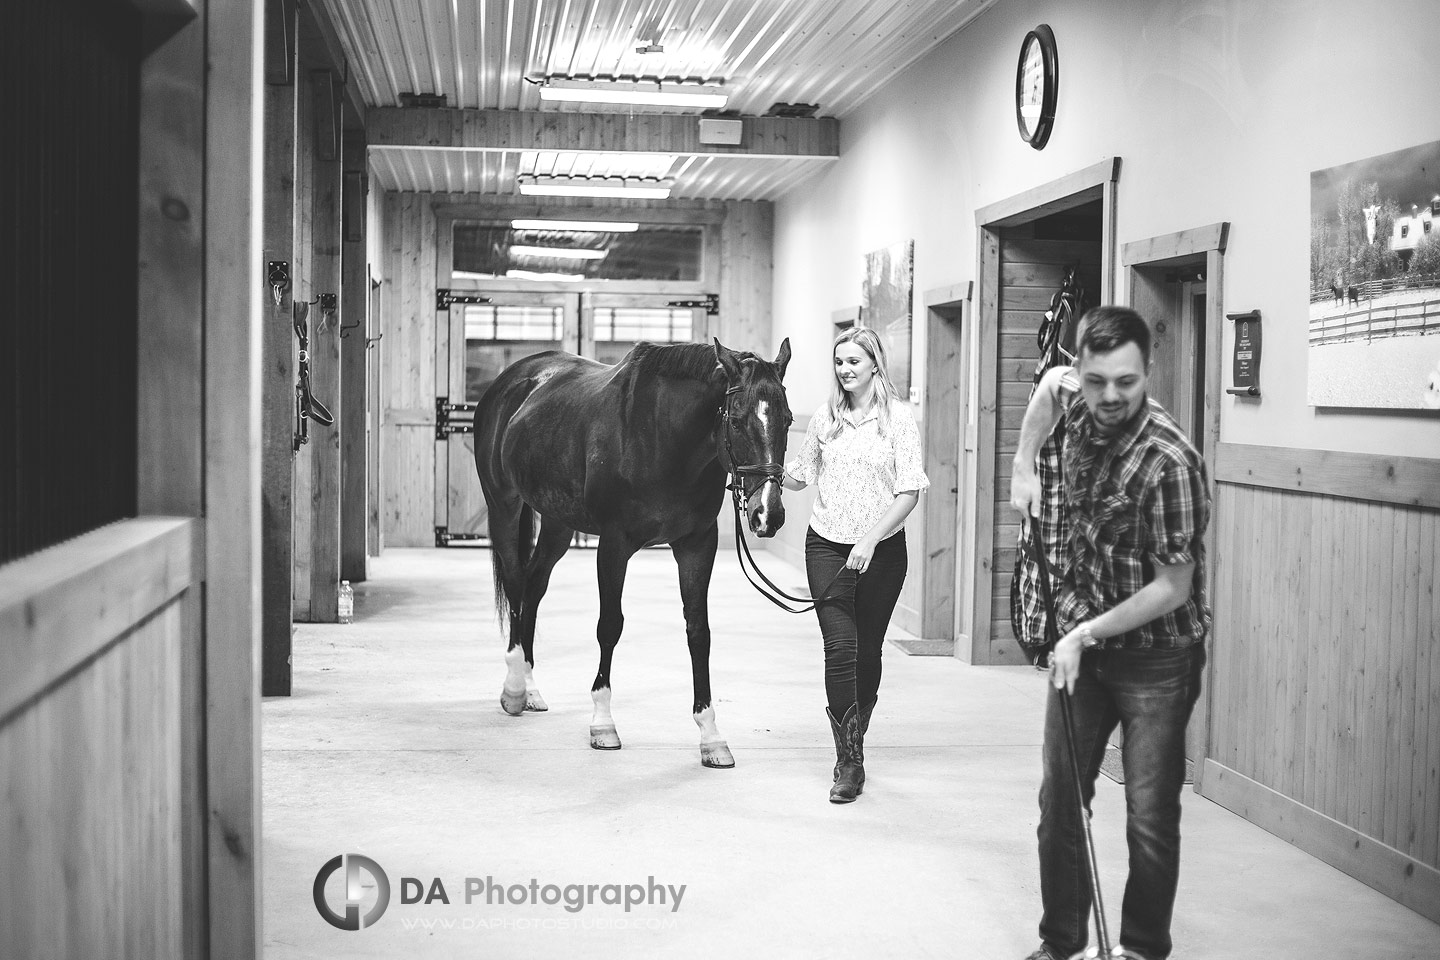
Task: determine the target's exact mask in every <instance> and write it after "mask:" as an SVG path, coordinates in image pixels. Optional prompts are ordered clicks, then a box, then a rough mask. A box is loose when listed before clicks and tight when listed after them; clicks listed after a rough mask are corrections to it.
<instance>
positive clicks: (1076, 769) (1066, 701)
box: [1028, 517, 1111, 957]
mask: <svg viewBox="0 0 1440 960" xmlns="http://www.w3.org/2000/svg"><path fill="white" fill-rule="evenodd" d="M1028 522H1029V526H1030V532H1031V535H1032V536H1033V537H1034V540H1035V555H1036V557H1037V558H1038V559H1037V562H1038V563H1039V564H1040V599H1041V602H1042V603H1044V605H1045V642H1046V645H1047V646H1048V647H1049V648H1050V651H1051V657H1052V659H1053V656H1054V650H1055V645H1056V644H1057V643H1059V642H1060V624H1059V621H1058V620H1056V618H1055V597H1054V595H1053V593H1052V591H1051V588H1050V560H1049V557H1047V556H1046V554H1045V538H1044V537H1042V536H1040V521H1039V519H1037V518H1035V517H1031V518H1029V521H1028ZM1047 682H1048V681H1047ZM1059 693H1060V718H1061V720H1062V721H1063V722H1064V726H1065V743H1066V745H1067V746H1068V747H1069V748H1070V751H1069V752H1070V774H1071V777H1072V778H1073V779H1074V781H1075V803H1076V805H1077V808H1078V810H1079V813H1080V828H1081V830H1082V832H1083V833H1084V834H1085V855H1086V858H1087V862H1088V864H1089V867H1090V889H1091V894H1092V896H1093V899H1094V910H1095V935H1096V938H1097V939H1098V940H1099V941H1100V954H1101V956H1102V957H1108V956H1110V955H1111V953H1110V931H1109V929H1108V928H1107V927H1106V925H1105V900H1104V898H1103V897H1101V896H1100V863H1099V861H1098V860H1097V859H1096V857H1095V837H1094V836H1093V835H1092V834H1091V832H1090V808H1089V807H1088V806H1086V804H1085V788H1084V786H1083V785H1082V781H1081V779H1080V758H1079V755H1078V754H1077V753H1076V750H1075V718H1074V716H1073V714H1072V713H1071V710H1070V692H1069V691H1068V690H1066V689H1065V688H1064V687H1061V688H1060V690H1059Z"/></svg>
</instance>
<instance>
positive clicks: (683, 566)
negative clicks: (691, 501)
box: [670, 523, 735, 769]
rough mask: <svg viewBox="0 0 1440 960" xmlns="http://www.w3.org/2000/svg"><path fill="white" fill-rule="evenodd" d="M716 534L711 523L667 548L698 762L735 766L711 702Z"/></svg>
mask: <svg viewBox="0 0 1440 960" xmlns="http://www.w3.org/2000/svg"><path fill="white" fill-rule="evenodd" d="M718 540H719V531H718V529H717V528H716V526H715V524H714V523H711V524H710V526H709V527H707V528H706V529H704V530H701V531H697V532H696V533H693V534H691V535H690V536H688V537H685V538H684V539H682V540H677V541H676V542H675V543H673V544H671V545H670V549H671V551H672V552H673V553H674V554H675V563H676V565H677V566H678V567H679V568H680V600H681V603H682V604H683V605H684V607H685V639H686V640H687V641H688V643H689V646H690V672H691V675H692V677H693V680H694V685H695V707H694V710H695V725H696V726H697V727H699V728H700V762H701V763H702V764H704V765H705V766H707V767H715V768H717V769H725V768H728V767H733V766H735V758H734V757H733V756H732V755H731V754H730V746H729V744H727V743H726V742H725V739H724V738H723V737H721V736H720V728H719V727H718V726H717V725H716V723H715V707H714V705H713V704H712V703H711V702H710V573H711V571H712V570H713V569H714V568H715V546H716V543H717V542H718Z"/></svg>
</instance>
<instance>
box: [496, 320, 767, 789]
mask: <svg viewBox="0 0 1440 960" xmlns="http://www.w3.org/2000/svg"><path fill="white" fill-rule="evenodd" d="M789 362H790V341H789V340H788V339H787V340H786V341H785V342H783V343H782V344H781V345H780V353H779V355H778V356H776V358H775V360H774V362H773V363H772V362H769V361H766V360H762V359H761V358H759V357H757V356H755V355H754V354H753V353H741V352H737V351H733V350H729V349H727V348H725V347H723V346H721V344H720V341H719V340H716V341H715V343H714V346H713V348H712V347H711V346H710V345H709V344H701V343H681V344H672V345H667V346H657V345H655V344H652V343H641V344H638V345H637V346H636V347H635V349H633V350H631V351H630V353H629V354H627V355H626V356H625V358H624V359H622V360H621V361H620V362H619V363H618V364H616V365H614V366H606V365H605V364H601V363H597V362H595V361H594V360H586V359H584V358H581V357H577V356H574V355H573V354H568V353H561V352H558V351H551V352H548V353H540V354H536V355H535V356H532V357H527V358H525V359H524V360H520V361H517V362H516V363H514V364H512V365H511V366H509V367H507V368H506V369H505V370H504V371H503V372H502V373H501V374H500V377H499V378H498V379H497V380H496V381H495V382H494V383H493V384H491V385H490V387H489V388H488V389H486V391H485V394H484V395H483V396H482V397H481V398H480V402H479V405H478V407H477V409H476V411H475V466H476V468H477V469H478V470H479V473H480V486H481V487H482V488H483V489H484V491H485V503H486V505H487V507H488V508H489V514H490V543H491V547H492V549H491V554H492V557H493V562H494V565H495V606H496V610H497V611H498V612H499V614H500V616H501V617H502V618H507V617H508V622H509V634H510V642H509V647H508V648H507V650H506V653H505V663H506V666H507V672H506V677H505V685H504V689H503V690H502V691H501V693H500V704H501V706H502V707H504V709H505V712H506V713H509V714H511V715H513V716H519V715H520V714H521V713H523V712H524V711H525V710H527V709H529V710H545V709H546V705H545V701H544V699H543V698H541V696H540V693H539V691H538V690H537V689H536V687H535V680H534V667H535V650H534V647H535V614H536V611H537V609H538V608H539V606H540V601H541V599H542V598H543V597H544V596H545V590H546V588H547V587H548V586H549V583H550V571H551V570H552V569H554V567H555V563H556V562H557V561H558V560H559V559H560V558H561V557H562V556H563V555H564V554H565V551H566V550H567V549H568V548H569V546H570V540H571V537H572V536H573V535H574V533H575V532H576V531H577V530H578V531H582V532H585V533H592V534H598V535H599V537H600V543H599V547H598V555H597V557H596V568H597V572H598V574H599V581H600V619H599V622H598V624H597V625H596V628H595V635H596V639H597V640H599V643H600V667H599V670H598V671H597V672H596V674H595V683H594V685H593V686H592V687H591V688H590V696H591V698H592V699H593V700H594V701H595V715H594V719H593V720H592V722H591V726H590V745H591V746H592V747H595V748H596V749H598V750H618V749H620V737H619V735H618V734H617V733H616V731H615V722H614V720H613V719H612V718H611V715H610V661H611V657H612V655H613V654H614V652H615V644H616V643H617V642H618V641H619V639H620V631H621V629H622V628H623V626H624V623H625V618H624V615H623V614H622V612H621V608H620V595H621V592H622V591H623V589H624V586H625V569H626V567H627V565H628V564H629V562H630V558H631V557H632V556H633V555H634V554H635V551H636V550H639V549H640V548H641V547H646V546H651V545H654V544H660V543H668V544H669V545H670V549H671V551H672V552H673V553H674V555H675V563H676V564H677V565H678V566H679V568H680V598H681V601H682V603H683V606H684V610H685V635H686V638H687V639H688V640H689V644H690V666H691V672H692V674H693V675H694V685H695V708H694V709H695V723H696V725H697V726H699V728H700V762H701V763H703V764H704V765H705V766H707V767H732V766H734V765H735V760H734V758H733V757H732V756H731V755H730V748H729V747H728V746H726V744H725V741H724V740H723V739H722V738H721V736H720V732H719V730H718V729H717V727H716V725H715V709H714V707H712V706H711V704H710V621H709V607H708V603H709V601H708V593H709V589H710V572H711V570H712V569H713V568H714V566H715V547H716V543H717V542H718V529H717V518H718V516H719V513H720V509H721V506H722V505H723V503H724V500H725V490H726V487H725V475H726V473H727V472H731V471H732V468H733V469H734V472H736V474H737V478H738V480H739V482H741V483H743V484H744V490H743V492H744V496H745V501H746V512H747V514H748V517H749V523H750V529H751V530H752V531H753V532H754V533H755V534H756V535H757V536H761V537H772V536H774V535H775V532H776V531H777V530H779V529H780V526H781V525H782V524H783V523H784V522H785V509H784V507H783V506H782V505H781V502H780V473H781V464H782V462H783V461H784V457H785V440H786V434H787V431H788V430H789V427H790V421H791V417H790V406H789V404H788V403H787V402H786V398H785V388H784V386H782V384H781V382H780V381H781V378H782V377H784V375H785V366H786V364H787V363H789ZM537 514H538V515H539V517H540V529H539V533H538V534H537V533H536V532H535V516H536V515H537Z"/></svg>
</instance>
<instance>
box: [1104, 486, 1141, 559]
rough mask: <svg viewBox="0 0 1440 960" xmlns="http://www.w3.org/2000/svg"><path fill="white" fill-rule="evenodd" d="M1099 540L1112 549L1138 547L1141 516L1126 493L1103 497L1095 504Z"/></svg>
mask: <svg viewBox="0 0 1440 960" xmlns="http://www.w3.org/2000/svg"><path fill="white" fill-rule="evenodd" d="M1095 527H1096V535H1097V538H1098V539H1099V540H1100V541H1101V542H1102V543H1105V544H1108V545H1110V546H1112V547H1138V546H1139V542H1140V516H1139V513H1138V510H1137V507H1136V503H1135V501H1134V500H1133V499H1131V498H1130V497H1128V496H1126V495H1125V494H1124V493H1112V494H1110V495H1109V496H1105V497H1101V498H1100V499H1099V500H1098V501H1096V504H1095Z"/></svg>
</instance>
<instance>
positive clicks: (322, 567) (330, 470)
mask: <svg viewBox="0 0 1440 960" xmlns="http://www.w3.org/2000/svg"><path fill="white" fill-rule="evenodd" d="M311 79H312V84H311V89H312V91H313V96H314V101H315V102H314V117H315V122H316V123H317V127H316V137H315V143H316V150H315V152H314V160H313V162H314V171H315V177H314V189H313V192H312V199H313V202H314V207H313V210H314V219H313V221H312V243H313V246H312V248H311V249H312V255H313V259H312V261H311V283H312V286H313V289H314V291H315V292H314V296H315V298H317V299H318V301H319V302H318V303H316V304H314V305H313V306H312V307H311V308H310V320H311V327H310V385H311V389H312V391H313V392H314V396H315V399H316V400H318V401H319V402H321V403H323V404H324V405H325V407H326V409H328V410H329V411H330V412H331V414H332V415H334V417H335V424H334V426H326V425H324V424H317V423H312V424H311V425H310V450H311V470H312V472H311V487H310V505H311V521H310V524H311V525H310V532H311V538H310V543H309V545H308V546H309V549H310V551H311V555H310V556H311V563H310V619H311V621H312V622H315V623H334V622H335V621H336V618H337V599H338V596H337V594H338V591H339V588H340V430H341V425H342V423H343V422H344V421H343V411H342V410H341V408H340V309H339V297H340V235H341V234H340V194H341V179H342V173H343V170H342V167H343V164H342V163H341V160H340V154H339V151H337V150H334V149H333V145H332V148H331V149H328V150H327V149H326V148H325V147H326V144H325V140H326V138H327V137H331V136H333V133H332V127H331V125H332V124H333V123H334V117H335V115H336V113H337V112H338V104H336V102H335V92H336V90H335V84H334V83H333V80H332V79H331V71H329V70H315V71H312V73H311ZM326 156H328V157H330V159H323V158H324V157H326ZM327 297H331V298H334V299H333V300H331V301H329V302H328V304H327V300H326V298H327ZM300 548H301V549H305V548H306V544H301V545H300Z"/></svg>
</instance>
